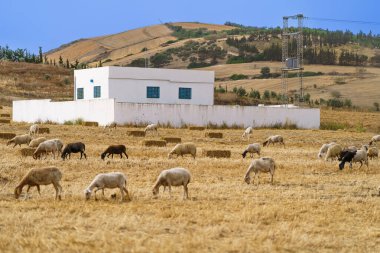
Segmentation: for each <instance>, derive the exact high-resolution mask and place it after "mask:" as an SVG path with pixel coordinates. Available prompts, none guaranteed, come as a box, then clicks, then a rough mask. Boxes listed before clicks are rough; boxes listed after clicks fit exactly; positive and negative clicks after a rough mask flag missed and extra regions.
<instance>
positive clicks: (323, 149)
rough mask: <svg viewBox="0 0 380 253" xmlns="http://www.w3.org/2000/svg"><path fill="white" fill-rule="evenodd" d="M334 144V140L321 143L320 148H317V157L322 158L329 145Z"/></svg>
mask: <svg viewBox="0 0 380 253" xmlns="http://www.w3.org/2000/svg"><path fill="white" fill-rule="evenodd" d="M335 144H336V143H335V142H330V143H326V144H323V145H322V147H321V149H320V150H319V153H318V158H322V156H323V155H325V154H326V152H327V150H328V149H329V147H331V146H332V145H335Z"/></svg>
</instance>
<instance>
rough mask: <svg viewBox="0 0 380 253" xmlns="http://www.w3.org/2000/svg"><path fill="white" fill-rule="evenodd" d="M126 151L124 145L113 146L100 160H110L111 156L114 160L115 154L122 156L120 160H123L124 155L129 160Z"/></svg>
mask: <svg viewBox="0 0 380 253" xmlns="http://www.w3.org/2000/svg"><path fill="white" fill-rule="evenodd" d="M126 151H127V148H126V147H125V146H124V145H111V146H109V147H108V148H107V149H106V150H105V151H104V152H103V153H102V154H101V155H100V158H102V160H104V158H105V157H106V156H107V158H108V157H109V156H110V155H111V156H112V159H113V155H114V154H116V155H120V158H123V154H124V155H125V156H126V157H127V159H128V155H127V153H126Z"/></svg>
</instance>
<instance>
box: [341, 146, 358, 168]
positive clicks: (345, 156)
mask: <svg viewBox="0 0 380 253" xmlns="http://www.w3.org/2000/svg"><path fill="white" fill-rule="evenodd" d="M356 152H357V151H356V150H353V151H352V150H343V151H342V152H340V154H339V158H338V160H339V161H341V162H340V163H339V169H340V170H343V169H344V164H345V163H346V162H349V163H350V169H352V159H353V158H354V156H355V155H356Z"/></svg>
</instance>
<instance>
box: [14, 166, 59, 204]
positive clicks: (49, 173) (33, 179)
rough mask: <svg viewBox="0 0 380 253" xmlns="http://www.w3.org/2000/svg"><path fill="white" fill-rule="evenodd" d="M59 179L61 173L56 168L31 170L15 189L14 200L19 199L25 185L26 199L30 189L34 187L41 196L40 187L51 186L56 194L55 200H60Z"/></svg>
mask: <svg viewBox="0 0 380 253" xmlns="http://www.w3.org/2000/svg"><path fill="white" fill-rule="evenodd" d="M61 178H62V173H61V171H60V170H59V169H58V168H56V167H48V168H41V169H36V168H34V169H31V170H29V171H28V173H27V174H26V175H25V176H24V177H23V178H22V180H21V182H20V183H19V184H18V185H17V187H16V188H15V197H16V199H18V198H19V196H20V195H21V192H22V188H24V186H25V185H27V186H28V189H27V190H26V195H25V198H27V196H28V192H29V189H30V187H32V186H36V187H37V191H38V193H39V194H40V195H41V193H40V185H48V184H53V186H54V189H55V192H56V193H55V199H59V200H61V193H62V187H61V185H60V184H59V181H61Z"/></svg>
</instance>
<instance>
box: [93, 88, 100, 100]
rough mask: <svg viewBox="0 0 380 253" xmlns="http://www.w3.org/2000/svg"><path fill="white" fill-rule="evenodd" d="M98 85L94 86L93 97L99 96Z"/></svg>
mask: <svg viewBox="0 0 380 253" xmlns="http://www.w3.org/2000/svg"><path fill="white" fill-rule="evenodd" d="M100 95H101V94H100V86H94V98H100Z"/></svg>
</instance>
